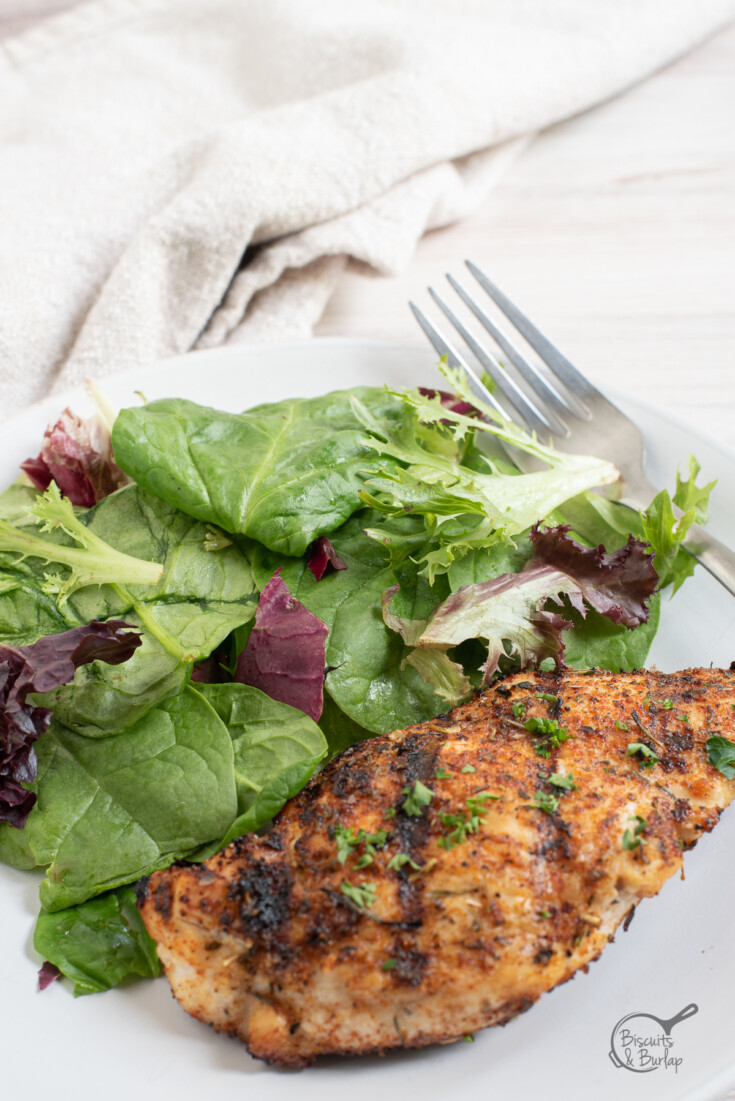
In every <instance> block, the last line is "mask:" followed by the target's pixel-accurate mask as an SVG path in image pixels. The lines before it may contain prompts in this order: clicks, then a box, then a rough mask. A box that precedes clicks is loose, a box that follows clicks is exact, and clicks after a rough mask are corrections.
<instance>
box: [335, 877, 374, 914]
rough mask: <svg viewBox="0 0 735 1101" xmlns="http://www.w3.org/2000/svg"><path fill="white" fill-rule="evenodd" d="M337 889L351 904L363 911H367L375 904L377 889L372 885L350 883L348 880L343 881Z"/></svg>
mask: <svg viewBox="0 0 735 1101" xmlns="http://www.w3.org/2000/svg"><path fill="white" fill-rule="evenodd" d="M339 889H340V891H341V892H342V894H343V895H346V896H347V898H349V899H350V901H351V902H354V903H355V904H356V905H357V906H362V907H363V909H365V910H369V909H370V907H371V906H372V905H373V903H374V902H375V893H376V890H377V888H376V886H375V884H374V883H350V881H349V880H348V879H343V880H342V882H341V883H340V885H339Z"/></svg>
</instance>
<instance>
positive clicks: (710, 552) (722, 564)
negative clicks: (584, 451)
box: [621, 481, 735, 596]
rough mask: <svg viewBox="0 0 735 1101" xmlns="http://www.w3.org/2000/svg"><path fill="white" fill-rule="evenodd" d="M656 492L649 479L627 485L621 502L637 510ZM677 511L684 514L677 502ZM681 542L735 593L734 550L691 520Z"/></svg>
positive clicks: (715, 577)
mask: <svg viewBox="0 0 735 1101" xmlns="http://www.w3.org/2000/svg"><path fill="white" fill-rule="evenodd" d="M657 492H658V490H657V489H656V487H655V486H654V485H652V484H651V483H650V482H648V481H646V483H645V484H641V485H637V486H635V487H633V486H631V485H628V486H626V492H625V494H624V495H623V497H622V498H621V504H624V505H630V507H631V508H634V509H636V510H638V509H642V508H647V507H648V504H649V502H650V501H651V499H652V498H653V497H654V496H655V495H656V493H657ZM674 512H675V514H676V515H677V516H682V515H683V513H682V511H681V509H678V508H677V507H676V505H674ZM682 546H683V547H684V549H685V550H686V551H688V552H689V554H691V556H692V558H694V559H695V560H696V561H697V562H699V564H700V566H704V568H705V569H706V570H707V572H708V573H711V574H712V576H713V577H714V579H715V581H719V583H720V584H721V585H722V586H723V588H725V589H727V591H728V592H729V593H730V595H731V596H735V551H732V550H731V549H730V548H729V547H726V546H725V544H724V543H721V542H720V540H719V539H715V537H714V535H710V533H709V532H708V531H705V530H704V528H702V527H700V526H699V524H692V526H691V528H690V529H689V531H688V532H687V535H686V539H684V542H683V544H682Z"/></svg>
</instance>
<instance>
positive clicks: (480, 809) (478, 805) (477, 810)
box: [465, 791, 500, 814]
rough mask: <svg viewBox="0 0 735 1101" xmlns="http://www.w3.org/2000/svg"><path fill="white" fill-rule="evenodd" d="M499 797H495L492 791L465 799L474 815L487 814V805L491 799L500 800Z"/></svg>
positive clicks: (482, 792) (481, 792)
mask: <svg viewBox="0 0 735 1101" xmlns="http://www.w3.org/2000/svg"><path fill="white" fill-rule="evenodd" d="M499 798H500V796H499V795H493V793H492V792H491V791H478V793H477V795H468V796H467V798H466V799H465V803H466V804H467V806H468V807H469V808H470V810H471V811H472V813H473V814H486V813H487V807H486V806H485V803H487V801H488V800H489V799H490V800H492V799H499Z"/></svg>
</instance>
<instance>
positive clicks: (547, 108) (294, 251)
mask: <svg viewBox="0 0 735 1101" xmlns="http://www.w3.org/2000/svg"><path fill="white" fill-rule="evenodd" d="M734 14H735V0H697V3H692V0H453V2H452V3H451V4H449V3H447V2H446V0H360V3H359V4H358V3H348V2H345V0H311V2H309V3H304V0H95V2H92V3H87V4H82V5H80V6H79V7H77V8H74V9H72V10H71V11H70V12H68V13H66V14H64V15H61V16H58V17H56V18H55V19H52V20H50V21H48V22H46V23H43V24H41V25H39V26H38V27H37V28H34V29H33V30H31V31H30V32H27V33H26V34H24V35H21V36H19V37H17V38H14V39H8V40H6V41H5V42H0V214H1V215H2V233H1V234H0V370H1V371H2V379H3V383H4V387H3V398H4V401H3V407H4V411H5V413H6V414H7V413H9V412H12V411H13V410H14V409H18V408H21V407H22V406H24V405H25V404H27V403H28V402H29V401H32V400H35V399H38V398H40V397H42V396H43V395H44V394H45V393H46V392H47V390H48V389H49V388H50V387H52V386H53V387H56V388H58V387H61V386H67V385H69V384H72V383H77V382H79V381H81V380H82V379H83V378H84V376H85V375H91V376H93V377H100V376H103V375H105V374H107V373H110V372H113V371H117V370H119V369H121V368H126V367H132V366H136V365H139V364H144V363H146V362H153V361H155V360H157V359H159V358H161V357H163V356H167V355H172V354H176V353H180V352H183V351H186V350H188V349H191V348H195V347H209V346H212V345H214V344H220V343H223V342H226V341H233V340H252V339H272V338H282V337H291V336H298V335H305V334H308V333H309V332H310V331H311V327H312V326H313V324H314V323H315V321H316V320H317V319H318V317H319V315H320V313H321V311H322V309H323V307H324V304H325V303H326V301H327V299H328V296H329V293H330V290H331V288H332V287H333V285H334V281H335V279H336V278H337V277H338V274H339V271H340V270H341V268H342V266H343V265H344V263H345V260H346V258H347V257H355V258H357V259H359V260H362V261H365V262H366V263H368V264H370V265H372V266H373V267H374V268H376V269H377V270H378V271H384V272H388V271H396V270H399V269H400V268H401V266H402V265H405V264H406V263H407V261H408V259H409V258H410V256H411V253H412V250H413V248H414V246H415V244H416V241H417V240H418V238H419V237H420V236H421V234H422V233H424V232H425V231H426V230H427V229H429V228H432V227H436V226H440V225H444V224H447V223H448V222H450V221H452V220H454V219H456V218H458V217H461V216H462V215H463V214H464V213H466V212H468V211H469V210H470V209H472V207H473V206H475V205H476V204H477V203H478V202H479V201H480V200H481V199H482V197H483V196H484V195H485V194H486V193H487V191H488V189H489V188H490V187H491V186H492V182H493V180H494V179H495V178H496V177H497V175H498V173H499V172H501V171H502V169H503V167H504V165H505V164H506V163H507V162H508V159H509V158H511V157H512V156H513V155H514V154H515V153H517V151H518V149H519V148H520V144H521V143H522V142H523V139H524V136H526V135H529V134H532V133H533V132H534V131H537V130H538V129H540V128H543V127H545V126H548V125H549V124H551V123H553V122H555V121H557V120H559V119H562V118H565V117H568V116H569V115H572V114H574V113H575V112H578V111H581V110H583V109H585V108H587V107H589V106H590V105H592V104H594V103H597V102H599V101H600V100H603V99H605V98H607V97H609V96H611V95H612V94H614V93H616V92H618V91H620V90H621V89H623V88H625V87H626V86H627V85H630V84H631V83H633V82H634V81H636V80H638V79H640V78H641V77H643V76H644V75H646V74H647V73H650V72H651V71H652V70H654V69H655V68H657V67H658V66H660V65H662V64H663V63H665V62H666V61H668V60H669V59H670V58H672V57H674V56H675V55H676V54H678V53H680V52H681V51H683V50H685V49H686V48H688V47H689V46H691V45H692V44H694V43H695V42H697V41H698V40H700V39H701V38H702V37H704V36H705V35H707V34H708V33H710V32H711V31H712V30H714V29H715V28H717V27H718V26H719V25H721V24H722V23H724V22H725V21H726V20H727V19H728V18H729V17H731V16H732V15H734ZM365 335H366V336H369V335H370V333H369V328H368V326H367V325H366V332H365Z"/></svg>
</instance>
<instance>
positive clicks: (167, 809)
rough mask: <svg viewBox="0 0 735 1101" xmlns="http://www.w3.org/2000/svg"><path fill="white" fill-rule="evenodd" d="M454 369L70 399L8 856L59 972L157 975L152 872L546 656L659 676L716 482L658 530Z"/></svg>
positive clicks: (20, 528) (26, 654) (17, 675)
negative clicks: (145, 885)
mask: <svg viewBox="0 0 735 1101" xmlns="http://www.w3.org/2000/svg"><path fill="white" fill-rule="evenodd" d="M442 370H443V373H444V375H445V377H446V379H447V383H448V386H449V388H450V390H448V391H447V392H440V391H425V390H412V391H400V392H399V391H392V390H389V389H377V388H369V387H362V388H358V389H356V390H352V391H342V392H335V393H332V394H327V395H326V396H324V397H320V398H312V399H300V398H292V399H287V400H285V401H281V402H278V403H273V404H268V405H261V406H258V407H256V408H254V409H251V410H249V411H247V412H245V413H240V414H232V413H225V412H220V411H217V410H214V409H210V408H206V407H203V406H201V405H197V404H194V403H192V402H189V401H183V400H179V399H174V398H171V399H166V400H162V401H155V402H152V403H150V404H144V405H141V406H140V407H139V408H131V409H123V410H122V411H121V412H120V413H119V415H118V416H117V418H116V419H115V421H114V425H111V429H112V431H111V435H110V433H109V432H107V433H105V431H104V426H101V425H100V424H99V423H97V424H95V425H91V424H89V423H85V422H82V421H80V420H79V418H76V417H75V416H74V415H73V414H72V413H70V412H69V411H68V410H67V411H65V413H64V414H63V415H62V418H61V419H60V420H59V422H58V423H57V424H56V425H54V426H53V427H52V428H50V429H49V430H48V431H47V433H46V436H45V438H44V441H43V446H42V449H41V453H40V454H39V455H38V457H37V458H35V459H30V460H28V462H27V463H25V464H23V465H24V470H25V474H24V475H22V476H21V478H20V479H19V481H18V482H16V483H15V484H14V485H13V486H11V487H10V489H8V490H7V491H6V492H5V493H4V494H2V495H0V859H1V860H3V861H5V862H6V863H8V864H11V865H13V866H14V867H16V868H22V869H33V868H37V869H44V870H45V876H44V878H43V880H42V882H41V887H40V901H41V907H42V909H41V913H40V916H39V919H38V924H37V927H36V933H35V940H34V943H35V947H36V949H37V950H38V952H39V953H40V954H41V955H42V956H43V957H44V959H45V960H46V961H47V963H46V964H45V965H44V968H43V969H42V975H41V982H42V984H45V983H46V982H48V981H49V980H50V978H52V977H53V976H55V975H57V974H58V973H63V974H64V975H66V976H67V977H68V978H70V979H71V980H72V981H73V983H74V989H75V993H89V992H92V991H99V990H105V989H108V988H109V987H111V986H113V985H115V984H117V983H119V982H120V981H121V980H123V979H125V978H127V977H129V976H132V975H143V976H153V975H155V974H157V973H158V970H159V964H158V961H157V957H156V953H155V948H154V946H153V944H152V942H151V941H150V938H149V937H148V934H147V933H146V931H145V928H144V926H143V925H142V923H141V921H140V918H139V916H138V913H137V909H136V906H135V892H134V884H135V883H136V881H137V880H139V879H140V878H141V877H143V876H146V875H148V874H150V873H151V872H152V871H154V870H155V869H157V868H162V867H166V866H168V865H169V864H171V863H172V862H173V861H175V860H180V859H186V860H190V861H197V860H202V859H206V858H207V857H208V856H209V855H211V854H212V853H213V852H215V851H216V850H217V849H218V848H219V847H221V846H222V845H223V844H224V843H226V842H228V841H229V840H231V839H233V838H235V837H238V836H241V835H242V834H243V833H246V832H249V831H252V830H258V829H260V828H262V827H265V826H267V823H268V822H269V821H270V820H271V819H272V817H273V816H274V815H275V814H276V813H277V812H278V810H279V809H280V808H281V807H282V806H283V804H284V803H285V801H286V800H287V799H289V798H290V797H291V796H293V795H294V794H296V793H297V792H298V791H299V790H300V789H301V788H302V787H303V786H304V784H305V783H306V782H307V781H308V780H309V778H310V777H311V776H312V775H313V774H314V772H315V770H316V769H317V768H318V767H319V766H320V765H321V764H322V763H323V762H324V761H325V760H327V759H328V758H329V757H331V756H333V755H334V754H336V753H338V752H339V751H341V750H342V749H344V748H346V747H347V746H350V745H352V744H353V743H354V742H356V741H358V740H360V739H362V738H366V737H370V736H372V735H374V734H376V733H382V732H386V731H389V730H393V729H396V728H399V727H403V726H406V725H409V724H411V723H415V722H421V721H423V720H426V719H430V718H432V717H434V716H436V715H438V714H441V713H443V712H446V711H447V710H448V709H449V707H450V706H452V705H454V704H456V703H458V702H460V701H461V700H462V699H463V698H465V697H466V696H467V695H468V694H469V693H471V692H472V691H474V690H475V689H476V688H478V687H480V686H481V684H483V683H488V682H489V681H490V680H492V678H493V677H495V676H497V675H498V674H501V673H503V672H506V671H508V670H510V669H512V668H515V667H517V666H518V665H519V664H521V665H528V664H530V665H541V666H543V667H544V668H546V667H553V666H554V665H559V664H561V663H562V661H563V662H566V663H567V664H568V665H570V666H574V667H582V668H584V667H593V666H601V667H604V668H607V669H611V670H614V671H619V670H623V669H631V668H634V667H637V666H640V665H642V664H643V663H644V661H645V658H646V655H647V653H648V649H649V647H650V644H651V641H652V638H653V635H654V633H655V631H656V627H657V624H658V617H659V605H660V599H661V596H660V591H661V589H664V588H666V587H671V589H672V590H673V591H675V590H676V589H677V588H678V587H679V586H680V585H681V583H682V582H683V581H684V580H685V579H686V577H687V576H689V574H691V572H692V569H693V565H694V563H693V560H692V559H691V558H690V557H689V556H688V555H687V554H686V552H685V551H684V550H683V548H682V547H681V540H682V538H683V537H684V535H685V533H686V530H687V528H688V526H689V525H690V524H691V523H692V522H693V521H694V519H695V518H696V519H697V521H698V522H700V523H701V522H703V521H705V520H706V508H707V502H708V497H709V492H710V490H711V489H712V485H709V486H705V487H703V488H702V487H698V486H697V485H696V476H697V473H698V468H697V465H696V463H695V462H694V460H691V462H690V469H689V474H688V477H687V478H685V479H684V478H681V477H677V482H676V489H675V492H674V494H673V498H672V497H670V496H669V494H668V492H666V491H664V492H662V493H660V494H659V495H658V496H657V497H656V498H655V500H654V501H653V502H652V503H651V505H650V506H649V508H648V509H647V510H646V511H645V512H644V513H642V514H640V515H638V514H636V513H634V512H632V511H630V510H629V509H627V508H624V507H623V506H621V505H619V504H617V503H616V502H615V501H614V500H613V499H609V498H608V497H607V496H605V495H603V493H601V492H599V491H600V487H604V486H610V485H614V483H615V481H616V479H617V471H616V470H615V468H614V467H613V466H611V464H609V463H607V462H605V461H603V460H600V459H595V458H591V457H589V456H578V455H569V454H566V453H565V454H562V453H560V452H557V451H555V450H554V449H553V448H551V447H547V446H545V445H544V444H543V443H542V442H541V441H539V440H538V439H537V438H536V437H535V436H530V435H527V434H526V433H525V432H523V431H522V430H521V429H519V428H517V427H515V426H514V425H512V424H510V423H508V422H504V421H501V420H499V419H498V418H497V416H496V414H495V413H494V411H493V410H492V409H491V408H490V407H485V406H483V404H482V403H481V402H480V401H478V399H477V398H476V397H475V396H474V394H472V393H471V392H469V391H468V390H467V388H466V384H465V382H464V380H463V377H462V376H461V375H460V374H459V373H457V372H455V371H452V370H451V369H450V368H448V367H447V366H446V364H444V365H442ZM450 391H451V392H450ZM506 448H515V449H520V450H521V451H523V452H525V453H526V454H528V455H530V456H533V457H534V458H535V459H536V460H537V462H538V466H539V469H538V471H537V472H535V473H530V474H528V473H526V474H522V473H521V472H520V471H519V470H518V468H517V467H516V466H515V465H514V464H513V463H512V462H511V461H510V459H509V458H508V451H507V450H506ZM113 451H114V457H113ZM511 453H512V452H511ZM672 500H673V502H674V503H675V504H676V505H678V506H679V508H681V509H682V510H683V511H684V516H683V518H681V519H679V520H677V519H676V518H675V516H674V512H673V509H672Z"/></svg>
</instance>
